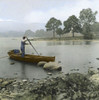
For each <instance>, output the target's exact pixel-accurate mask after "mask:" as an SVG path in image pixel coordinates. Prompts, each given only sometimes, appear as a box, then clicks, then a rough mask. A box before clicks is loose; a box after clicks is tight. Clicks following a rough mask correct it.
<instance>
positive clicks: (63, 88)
mask: <svg viewBox="0 0 99 100" xmlns="http://www.w3.org/2000/svg"><path fill="white" fill-rule="evenodd" d="M95 75H96V76H95ZM98 76H99V73H98V72H97V73H94V72H93V71H90V72H89V74H88V75H84V74H80V73H71V74H60V75H58V76H57V77H52V78H45V79H42V80H38V81H36V82H35V81H29V80H26V79H24V80H19V79H2V78H1V79H0V100H99V78H98Z"/></svg>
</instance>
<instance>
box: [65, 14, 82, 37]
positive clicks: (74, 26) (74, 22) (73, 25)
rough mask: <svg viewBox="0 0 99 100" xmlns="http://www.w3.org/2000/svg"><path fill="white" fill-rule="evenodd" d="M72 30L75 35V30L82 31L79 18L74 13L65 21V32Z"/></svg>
mask: <svg viewBox="0 0 99 100" xmlns="http://www.w3.org/2000/svg"><path fill="white" fill-rule="evenodd" d="M70 31H71V32H72V34H73V35H72V36H73V37H74V32H77V33H78V32H81V25H80V23H79V19H78V18H77V17H76V16H75V15H72V16H70V17H69V18H68V19H67V20H66V21H64V32H65V33H68V32H70Z"/></svg>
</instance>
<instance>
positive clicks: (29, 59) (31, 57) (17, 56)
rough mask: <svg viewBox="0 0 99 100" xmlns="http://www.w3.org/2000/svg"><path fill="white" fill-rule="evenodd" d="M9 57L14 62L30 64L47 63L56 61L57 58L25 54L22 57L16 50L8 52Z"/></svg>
mask: <svg viewBox="0 0 99 100" xmlns="http://www.w3.org/2000/svg"><path fill="white" fill-rule="evenodd" d="M8 55H9V57H10V58H11V59H13V60H17V61H23V62H29V63H38V62H40V61H46V62H50V61H52V62H53V61H55V57H51V56H41V55H30V54H25V56H24V57H22V56H21V53H20V52H18V53H15V52H14V50H10V51H9V52H8Z"/></svg>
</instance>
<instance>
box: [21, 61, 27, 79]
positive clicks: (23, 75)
mask: <svg viewBox="0 0 99 100" xmlns="http://www.w3.org/2000/svg"><path fill="white" fill-rule="evenodd" d="M25 70H26V65H25V63H23V62H22V63H21V74H22V75H21V78H22V79H25V78H27V77H26V72H25Z"/></svg>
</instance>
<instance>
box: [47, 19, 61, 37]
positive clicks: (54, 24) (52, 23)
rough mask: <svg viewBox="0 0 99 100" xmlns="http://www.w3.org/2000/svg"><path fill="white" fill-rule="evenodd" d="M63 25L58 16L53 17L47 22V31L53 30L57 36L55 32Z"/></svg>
mask: <svg viewBox="0 0 99 100" xmlns="http://www.w3.org/2000/svg"><path fill="white" fill-rule="evenodd" d="M60 25H62V23H61V21H60V20H57V19H56V18H54V17H52V18H51V19H50V20H49V21H48V22H47V24H46V26H45V27H46V30H47V31H53V37H55V32H56V30H57V29H58V28H59V26H60Z"/></svg>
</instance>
